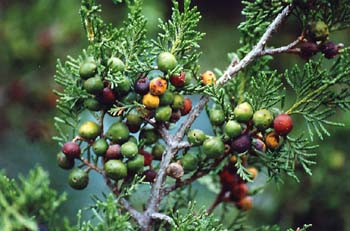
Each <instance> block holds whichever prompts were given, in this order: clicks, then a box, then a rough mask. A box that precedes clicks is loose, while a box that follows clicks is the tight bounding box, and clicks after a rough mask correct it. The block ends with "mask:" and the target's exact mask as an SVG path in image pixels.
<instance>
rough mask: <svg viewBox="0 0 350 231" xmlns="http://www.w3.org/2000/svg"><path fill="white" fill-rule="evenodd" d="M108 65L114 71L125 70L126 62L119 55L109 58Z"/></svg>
mask: <svg viewBox="0 0 350 231" xmlns="http://www.w3.org/2000/svg"><path fill="white" fill-rule="evenodd" d="M107 65H108V67H109V69H111V70H112V71H124V69H125V64H124V63H123V61H122V60H121V59H119V58H117V57H111V58H109V59H108V61H107Z"/></svg>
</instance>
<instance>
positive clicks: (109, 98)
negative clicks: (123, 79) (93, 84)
mask: <svg viewBox="0 0 350 231" xmlns="http://www.w3.org/2000/svg"><path fill="white" fill-rule="evenodd" d="M116 100H117V95H116V94H115V92H114V91H112V89H110V88H109V87H105V88H103V90H102V93H101V95H100V101H101V103H103V104H105V105H112V104H114V103H115V101H116Z"/></svg>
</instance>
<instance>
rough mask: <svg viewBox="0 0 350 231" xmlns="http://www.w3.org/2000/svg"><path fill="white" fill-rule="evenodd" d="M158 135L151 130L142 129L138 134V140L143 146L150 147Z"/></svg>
mask: <svg viewBox="0 0 350 231" xmlns="http://www.w3.org/2000/svg"><path fill="white" fill-rule="evenodd" d="M158 139H159V135H158V133H157V131H156V130H155V129H153V128H146V129H142V130H141V132H140V134H139V140H143V141H144V142H145V145H151V144H154V143H156V142H157V141H158Z"/></svg>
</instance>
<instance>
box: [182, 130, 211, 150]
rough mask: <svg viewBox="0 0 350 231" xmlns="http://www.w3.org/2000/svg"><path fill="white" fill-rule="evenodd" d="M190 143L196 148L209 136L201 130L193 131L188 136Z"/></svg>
mask: <svg viewBox="0 0 350 231" xmlns="http://www.w3.org/2000/svg"><path fill="white" fill-rule="evenodd" d="M187 139H188V142H189V143H190V144H192V145H194V146H197V145H201V144H203V142H204V141H205V140H206V139H207V135H206V134H205V133H204V132H203V131H202V130H199V129H193V130H191V131H189V132H188V134H187Z"/></svg>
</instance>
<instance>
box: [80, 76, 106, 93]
mask: <svg viewBox="0 0 350 231" xmlns="http://www.w3.org/2000/svg"><path fill="white" fill-rule="evenodd" d="M83 87H84V89H85V90H86V91H87V92H88V93H91V94H97V93H99V92H101V91H102V90H103V88H104V85H103V81H102V79H101V78H100V77H92V78H89V79H87V80H85V82H84V84H83Z"/></svg>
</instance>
